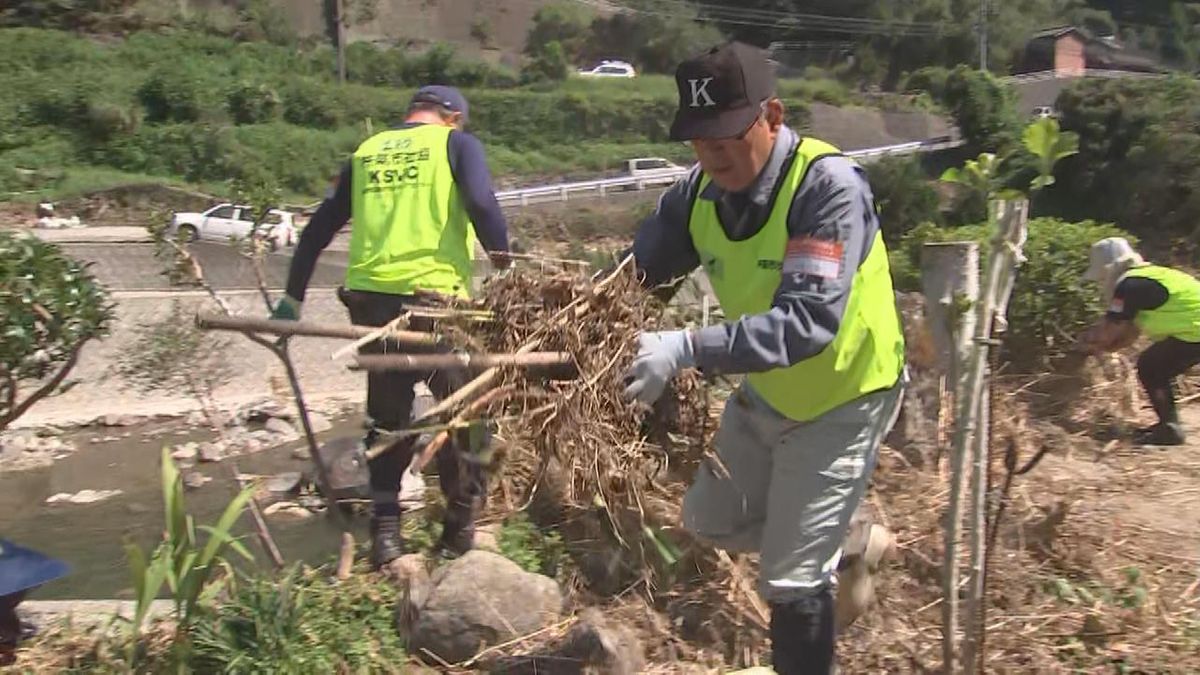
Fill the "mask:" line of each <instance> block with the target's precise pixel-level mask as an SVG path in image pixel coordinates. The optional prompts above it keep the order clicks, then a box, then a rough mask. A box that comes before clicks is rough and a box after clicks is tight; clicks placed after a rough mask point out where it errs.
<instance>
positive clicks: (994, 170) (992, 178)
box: [941, 152, 1002, 195]
mask: <svg viewBox="0 0 1200 675" xmlns="http://www.w3.org/2000/svg"><path fill="white" fill-rule="evenodd" d="M1001 161H1002V160H1001V159H1000V158H999V157H998V156H997V155H996V153H993V152H984V153H980V155H979V157H977V158H975V159H968V160H967V161H966V162H965V163H963V165H962V167H950V168H949V169H946V170H945V171H944V172H943V173H942V178H941V179H942V180H943V181H946V182H947V183H958V184H959V185H965V186H966V187H968V188H970V189H972V190H975V191H977V192H981V193H983V194H987V195H990V194H991V193H993V192H995V191H996V187H997V179H998V177H999V173H1000V163H1001Z"/></svg>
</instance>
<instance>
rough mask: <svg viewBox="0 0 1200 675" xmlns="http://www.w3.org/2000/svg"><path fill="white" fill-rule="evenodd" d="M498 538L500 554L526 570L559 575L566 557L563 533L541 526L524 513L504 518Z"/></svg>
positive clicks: (547, 574)
mask: <svg viewBox="0 0 1200 675" xmlns="http://www.w3.org/2000/svg"><path fill="white" fill-rule="evenodd" d="M497 539H498V542H497V543H498V544H499V545H500V553H502V554H503V555H504V557H506V558H508V559H509V560H512V561H513V562H515V563H517V564H518V565H520V566H521V568H522V569H524V570H525V571H526V572H534V573H537V574H545V575H546V576H551V577H553V576H556V575H557V574H558V570H559V566H560V565H562V562H563V560H564V558H565V556H566V547H565V545H564V544H563V540H562V536H561V535H559V534H558V532H555V531H553V530H550V531H543V530H541V529H539V528H538V527H537V526H536V525H534V524H533V522H532V521H530V520H529V517H528V516H527V515H525V514H524V513H517V514H515V515H513V516H510V517H509V518H508V519H507V520H506V521H504V525H503V526H502V527H501V528H500V536H499V537H498V538H497Z"/></svg>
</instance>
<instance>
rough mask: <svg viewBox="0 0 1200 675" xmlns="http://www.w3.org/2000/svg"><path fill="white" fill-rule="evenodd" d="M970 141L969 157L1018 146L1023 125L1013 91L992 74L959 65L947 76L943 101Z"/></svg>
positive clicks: (968, 147)
mask: <svg viewBox="0 0 1200 675" xmlns="http://www.w3.org/2000/svg"><path fill="white" fill-rule="evenodd" d="M939 102H940V103H942V104H943V105H945V107H946V109H947V110H949V111H950V114H951V115H952V116H953V117H954V122H955V124H957V125H958V129H959V131H960V132H962V136H963V139H964V140H965V141H966V142H967V150H966V151H967V154H969V155H976V154H978V153H980V152H1003V151H1004V150H1007V149H1010V148H1012V147H1014V146H1015V145H1016V143H1017V139H1018V138H1019V132H1020V122H1019V120H1018V117H1017V112H1016V105H1015V103H1014V100H1013V94H1012V91H1011V90H1010V89H1009V88H1008V87H1007V86H1005V85H1004V84H1002V83H1001V82H1000V81H999V80H997V79H996V78H995V77H993V76H992V75H991V74H990V73H986V72H983V71H979V70H975V69H973V68H970V67H968V66H959V67H957V68H955V69H954V70H952V71H950V74H949V75H948V76H947V77H946V85H945V93H944V95H943V98H942V100H941V101H939Z"/></svg>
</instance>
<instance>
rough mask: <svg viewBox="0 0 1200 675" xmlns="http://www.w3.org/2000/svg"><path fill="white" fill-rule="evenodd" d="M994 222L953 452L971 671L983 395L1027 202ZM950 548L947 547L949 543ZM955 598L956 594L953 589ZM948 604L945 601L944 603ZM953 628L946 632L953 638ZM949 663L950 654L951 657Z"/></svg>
mask: <svg viewBox="0 0 1200 675" xmlns="http://www.w3.org/2000/svg"><path fill="white" fill-rule="evenodd" d="M991 206H992V214H991V215H992V216H993V217H992V222H994V223H995V224H996V229H995V232H994V234H993V236H992V241H991V252H990V255H989V256H988V265H987V276H986V277H985V285H984V293H983V296H982V302H981V303H980V305H979V308H978V310H979V311H978V315H977V318H976V324H975V326H976V329H975V341H974V342H975V343H974V344H973V345H972V346H971V359H970V362H969V363H968V365H967V372H966V378H967V381H966V388H965V393H966V395H965V396H964V398H963V400H962V401H960V402H959V406H958V414H959V424H958V425H956V428H955V439H954V440H955V444H954V445H955V451H956V453H965V451H966V449H967V447H968V444H970V448H971V465H972V468H973V472H972V498H971V506H972V508H971V519H970V522H971V583H970V586H969V589H968V595H967V617H968V620H967V626H966V636H965V639H964V641H963V653H962V665H963V667H964V669H966V670H971V671H973V670H975V669H976V667H977V660H978V657H979V650H978V646H979V643H980V636H981V631H982V630H983V628H982V627H981V626H978V625H977V622H976V617H977V616H978V615H979V609H980V607H981V606H982V603H983V561H984V559H985V555H984V553H985V551H984V544H985V541H986V536H985V532H984V530H985V527H986V499H987V452H986V448H987V432H986V430H987V418H986V415H987V414H988V412H989V411H988V405H987V402H986V400H985V399H986V397H985V396H984V392H985V390H986V389H987V388H988V386H989V382H988V380H987V367H988V350H989V348H990V343H991V332H992V323H993V321H995V320H996V318H997V317H998V316H999V313H1000V312H1001V311H1003V310H1004V308H1006V307H1007V306H1008V295H1009V293H1011V291H1012V286H1013V283H1012V282H1013V278H1014V277H1015V276H1016V269H1017V266H1018V265H1019V264H1020V263H1021V261H1022V260H1023V258H1022V256H1021V246H1022V245H1023V244H1024V242H1025V234H1026V228H1027V226H1028V220H1029V202H1027V201H1025V200H1013V201H997V202H994V203H993V204H992V205H991ZM948 545H949V542H948ZM947 561H948V562H949V563H951V564H954V565H957V559H956V557H951V556H947ZM954 591H955V594H957V589H954ZM947 600H949V598H947ZM954 627H955V626H953V625H951V626H947V630H948V633H949V634H951V635H953V631H954ZM950 657H951V659H952V658H953V652H952V650H951V651H950ZM945 672H947V673H951V672H954V664H953V663H951V662H947V664H946V668H945Z"/></svg>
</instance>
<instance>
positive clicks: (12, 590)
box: [0, 539, 67, 666]
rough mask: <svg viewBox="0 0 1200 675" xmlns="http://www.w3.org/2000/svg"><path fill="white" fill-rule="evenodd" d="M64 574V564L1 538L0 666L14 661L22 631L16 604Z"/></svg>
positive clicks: (65, 567)
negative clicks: (28, 594)
mask: <svg viewBox="0 0 1200 675" xmlns="http://www.w3.org/2000/svg"><path fill="white" fill-rule="evenodd" d="M66 574H67V565H66V563H64V562H62V561H61V560H55V559H54V558H50V557H48V556H45V555H42V554H41V553H38V552H37V551H33V550H30V549H27V548H25V547H23V546H17V545H16V544H14V543H12V542H11V541H8V540H7V539H0V666H6V665H8V664H10V663H12V662H13V660H14V658H15V656H14V652H15V650H16V648H17V643H18V642H19V641H20V640H21V638H22V637H23V633H24V632H25V628H24V627H23V626H22V625H21V620H20V618H18V617H17V605H19V604H21V601H22V600H24V599H25V595H26V594H27V593H28V592H29V591H31V590H33V589H34V588H37V587H38V586H41V585H42V584H44V583H47V582H49V581H54V580H55V579H58V578H60V577H63V576H65V575H66Z"/></svg>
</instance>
